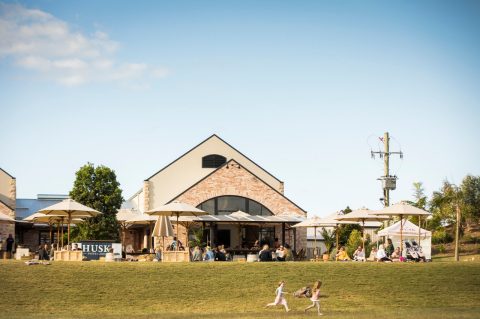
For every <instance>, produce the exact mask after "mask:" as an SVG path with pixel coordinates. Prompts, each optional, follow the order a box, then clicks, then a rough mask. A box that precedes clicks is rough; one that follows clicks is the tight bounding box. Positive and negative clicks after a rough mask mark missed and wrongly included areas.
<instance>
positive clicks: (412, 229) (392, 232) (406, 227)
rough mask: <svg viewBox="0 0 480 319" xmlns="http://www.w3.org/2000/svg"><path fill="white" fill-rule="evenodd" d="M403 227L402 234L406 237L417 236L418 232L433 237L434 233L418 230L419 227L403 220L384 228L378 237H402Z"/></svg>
mask: <svg viewBox="0 0 480 319" xmlns="http://www.w3.org/2000/svg"><path fill="white" fill-rule="evenodd" d="M401 226H402V234H403V235H405V236H417V234H418V232H419V231H420V234H421V235H422V236H431V235H432V232H430V231H428V230H425V229H420V230H419V229H418V226H417V225H415V224H414V223H412V222H410V221H408V220H403V221H398V222H396V223H395V224H393V225H392V226H390V227H387V228H384V229H382V230H381V231H379V232H378V236H398V235H400V227H401Z"/></svg>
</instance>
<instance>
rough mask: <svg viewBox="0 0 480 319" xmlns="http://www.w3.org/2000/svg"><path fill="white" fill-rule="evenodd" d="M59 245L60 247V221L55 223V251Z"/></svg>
mask: <svg viewBox="0 0 480 319" xmlns="http://www.w3.org/2000/svg"><path fill="white" fill-rule="evenodd" d="M59 245H60V221H58V222H57V247H55V250H59V248H60V247H59Z"/></svg>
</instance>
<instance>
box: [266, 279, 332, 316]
mask: <svg viewBox="0 0 480 319" xmlns="http://www.w3.org/2000/svg"><path fill="white" fill-rule="evenodd" d="M321 286H322V282H321V281H316V282H315V283H314V284H313V287H312V289H311V291H312V296H311V297H310V301H311V302H312V304H311V305H310V306H308V307H306V308H305V309H304V310H303V311H304V312H305V313H306V312H307V311H308V310H309V309H312V308H313V307H316V308H317V313H318V315H319V316H321V315H323V314H322V313H321V312H320V287H321ZM284 288H285V281H280V282H279V283H278V287H277V289H276V290H275V300H274V301H273V302H271V303H269V304H267V305H266V306H265V308H268V307H273V306H277V305H282V306H284V307H285V311H286V312H289V311H290V308H289V307H288V302H287V299H286V298H285V295H286V294H287V292H286V291H284V290H283V289H284Z"/></svg>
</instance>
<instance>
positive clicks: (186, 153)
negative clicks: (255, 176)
mask: <svg viewBox="0 0 480 319" xmlns="http://www.w3.org/2000/svg"><path fill="white" fill-rule="evenodd" d="M214 137H216V138H218V139H219V140H220V141H222V142H223V143H225V144H226V145H227V146H228V147H230V148H232V149H233V150H235V151H236V152H238V153H240V155H242V156H244V157H245V158H246V159H247V160H249V161H250V162H252V163H253V164H254V165H256V166H257V167H258V168H260V169H261V170H263V171H264V172H265V173H267V174H268V175H270V176H271V177H273V178H274V179H275V180H277V181H278V182H282V181H281V180H279V179H278V178H277V177H275V176H274V175H272V174H271V173H270V172H268V171H267V170H266V169H264V168H263V167H261V166H260V165H258V164H257V163H255V162H254V161H252V160H251V159H250V158H249V157H248V156H246V155H245V154H243V153H242V152H240V151H239V150H237V149H236V148H235V147H233V146H232V145H230V144H229V143H227V142H226V141H225V140H223V139H222V138H221V137H220V136H218V135H217V134H212V135H211V136H209V137H208V138H206V139H205V140H203V141H202V142H200V143H198V144H197V145H196V146H194V147H192V148H191V149H190V150H188V151H187V152H185V153H184V154H183V155H181V156H180V157H178V158H177V159H176V160H174V161H173V162H171V163H170V164H168V165H167V166H165V167H163V168H162V169H161V170H159V171H158V172H156V173H155V174H153V175H152V176H150V177H149V178H147V179H146V181H148V180H150V179H151V178H152V177H154V176H155V175H157V174H159V173H160V172H162V171H164V170H165V169H167V168H168V167H169V166H171V165H172V164H174V163H175V162H177V161H178V160H179V159H181V158H182V157H185V156H186V155H188V154H189V153H190V152H192V151H193V150H194V149H196V148H197V147H199V146H200V145H202V144H204V143H205V142H207V141H208V140H210V139H212V138H214Z"/></svg>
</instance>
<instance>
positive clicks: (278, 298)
mask: <svg viewBox="0 0 480 319" xmlns="http://www.w3.org/2000/svg"><path fill="white" fill-rule="evenodd" d="M284 286H285V282H284V281H280V282H279V283H278V287H277V289H276V290H275V301H274V302H272V303H269V304H267V305H266V306H265V308H267V307H271V306H276V305H283V306H284V307H285V311H286V312H289V311H290V309H289V308H288V304H287V299H285V296H284V294H286V293H287V292H285V291H283V287H284Z"/></svg>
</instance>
